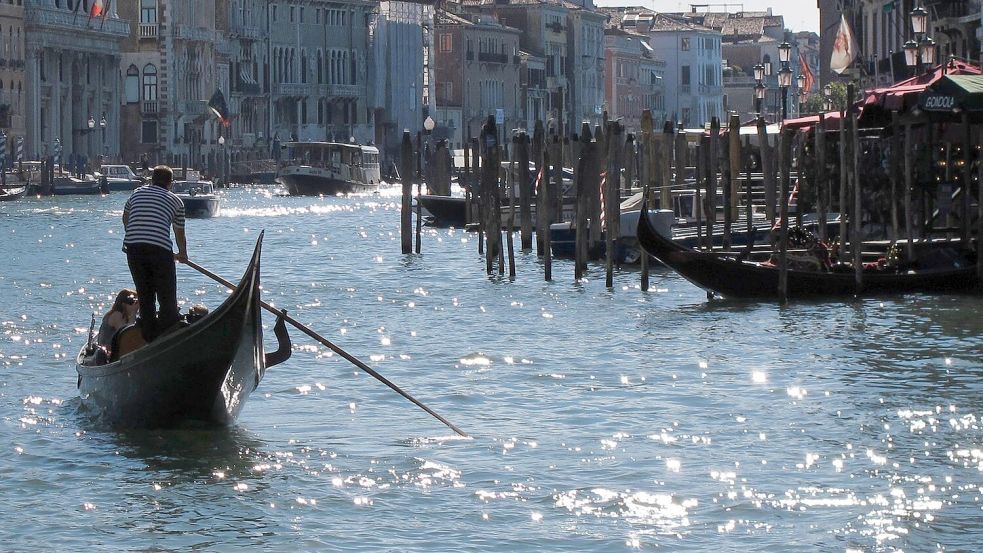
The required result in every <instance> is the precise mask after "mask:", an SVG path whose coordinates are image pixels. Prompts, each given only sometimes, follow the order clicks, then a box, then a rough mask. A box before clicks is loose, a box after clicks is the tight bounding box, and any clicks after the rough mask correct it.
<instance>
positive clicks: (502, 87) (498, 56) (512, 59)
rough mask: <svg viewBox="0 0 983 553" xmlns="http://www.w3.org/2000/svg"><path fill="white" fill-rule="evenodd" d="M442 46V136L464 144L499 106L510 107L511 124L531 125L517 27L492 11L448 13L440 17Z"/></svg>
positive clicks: (439, 103) (438, 65)
mask: <svg viewBox="0 0 983 553" xmlns="http://www.w3.org/2000/svg"><path fill="white" fill-rule="evenodd" d="M436 50H437V56H436V81H437V85H436V100H437V101H436V115H435V120H436V123H437V135H438V138H449V139H450V142H451V143H453V144H461V143H462V142H463V141H464V140H465V138H466V137H468V136H475V135H476V134H477V132H478V129H480V128H481V125H482V124H483V123H484V121H485V119H487V117H488V116H489V115H493V114H494V113H495V110H496V109H499V108H500V109H502V110H504V116H505V120H504V123H503V126H504V127H505V128H506V129H512V128H519V127H526V119H525V105H524V104H523V101H522V94H521V91H520V86H519V76H520V71H521V64H522V58H521V57H520V55H519V31H518V30H517V29H512V28H509V27H505V26H503V25H501V24H500V23H499V22H498V21H497V20H495V18H494V17H492V16H490V15H485V14H476V15H473V16H471V19H468V18H466V17H459V16H456V15H454V14H450V13H442V14H439V15H438V20H437V42H436Z"/></svg>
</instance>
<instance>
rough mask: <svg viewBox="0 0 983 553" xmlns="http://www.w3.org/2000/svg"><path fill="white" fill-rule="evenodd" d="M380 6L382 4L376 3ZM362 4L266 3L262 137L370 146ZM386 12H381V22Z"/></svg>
mask: <svg viewBox="0 0 983 553" xmlns="http://www.w3.org/2000/svg"><path fill="white" fill-rule="evenodd" d="M383 4H386V3H383ZM373 6H374V5H373V3H371V2H367V1H365V0H331V1H328V0H276V1H273V2H270V10H271V11H270V14H269V18H270V21H269V22H270V26H271V28H270V32H269V34H268V36H269V37H270V38H269V40H270V45H269V48H270V52H269V54H270V59H271V60H272V62H271V75H270V82H271V85H270V100H269V102H270V106H269V109H270V111H271V113H272V121H271V128H270V129H269V131H268V132H269V133H270V134H271V135H272V136H273V137H274V138H278V139H279V140H281V141H286V140H302V141H322V140H323V141H335V142H348V141H350V140H352V139H354V140H355V141H356V142H359V143H362V144H365V143H368V142H371V141H373V140H374V138H375V137H374V133H373V130H372V119H373V114H372V111H371V109H370V108H371V106H370V104H369V103H368V101H367V100H368V98H369V80H370V73H369V59H370V57H371V53H370V50H369V48H370V44H371V43H370V31H369V28H370V24H371V22H372V14H373V12H374V7H373ZM383 11H384V12H385V14H386V16H385V17H388V14H390V13H391V12H392V7H391V6H386V7H385V8H384V9H382V8H380V17H384V16H383V15H382V12H383Z"/></svg>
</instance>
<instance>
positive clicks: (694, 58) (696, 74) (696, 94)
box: [612, 8, 724, 127]
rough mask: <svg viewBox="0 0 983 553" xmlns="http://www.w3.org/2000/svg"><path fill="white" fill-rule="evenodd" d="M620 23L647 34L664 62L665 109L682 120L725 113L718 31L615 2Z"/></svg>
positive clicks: (697, 121) (690, 122) (694, 122)
mask: <svg viewBox="0 0 983 553" xmlns="http://www.w3.org/2000/svg"><path fill="white" fill-rule="evenodd" d="M612 9H613V10H618V11H616V14H617V15H620V17H621V22H620V26H621V28H623V29H625V30H627V31H633V32H636V33H639V34H647V35H648V36H649V44H650V45H651V46H652V50H653V53H654V55H655V57H656V59H661V60H664V61H665V62H666V69H665V75H664V79H665V82H664V84H665V109H666V112H667V113H668V115H669V117H670V118H671V119H675V120H676V121H678V122H681V123H682V124H683V125H684V126H688V127H694V126H702V125H703V124H704V123H705V122H707V121H709V120H710V118H712V117H718V118H721V117H723V115H724V107H723V104H724V95H723V85H722V83H723V71H722V60H721V52H720V33H719V32H718V31H715V30H713V29H709V28H707V27H703V26H701V25H697V24H695V23H692V22H688V21H686V20H685V19H682V18H679V17H674V16H671V15H667V14H663V13H656V12H653V11H651V10H647V9H644V8H612Z"/></svg>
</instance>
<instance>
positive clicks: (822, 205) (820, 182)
mask: <svg viewBox="0 0 983 553" xmlns="http://www.w3.org/2000/svg"><path fill="white" fill-rule="evenodd" d="M828 190H829V176H828V175H827V174H826V114H825V113H820V114H819V124H818V125H817V126H816V204H817V205H816V210H817V211H818V212H819V241H820V242H825V241H826V235H827V232H826V219H827V217H828V214H827V211H828V209H829V207H828V204H827V203H826V202H827V199H828V198H829V195H828V193H827V191H828Z"/></svg>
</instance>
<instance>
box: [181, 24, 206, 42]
mask: <svg viewBox="0 0 983 553" xmlns="http://www.w3.org/2000/svg"><path fill="white" fill-rule="evenodd" d="M175 37H176V38H179V39H182V40H191V41H195V42H215V37H216V32H215V31H213V30H212V29H206V28H203V27H192V26H191V25H178V26H177V27H176V28H175Z"/></svg>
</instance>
